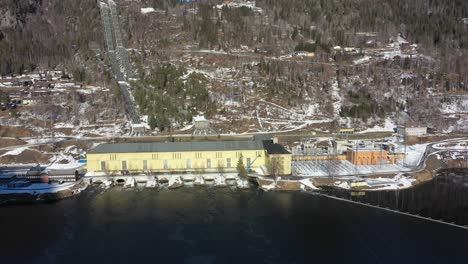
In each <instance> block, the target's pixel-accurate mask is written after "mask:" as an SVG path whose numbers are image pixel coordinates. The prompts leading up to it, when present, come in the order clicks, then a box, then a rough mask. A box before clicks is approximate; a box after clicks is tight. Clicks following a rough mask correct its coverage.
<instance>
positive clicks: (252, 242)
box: [0, 187, 468, 264]
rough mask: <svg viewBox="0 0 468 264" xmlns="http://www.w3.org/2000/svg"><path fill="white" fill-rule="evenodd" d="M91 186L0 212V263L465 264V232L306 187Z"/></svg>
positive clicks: (467, 259)
mask: <svg viewBox="0 0 468 264" xmlns="http://www.w3.org/2000/svg"><path fill="white" fill-rule="evenodd" d="M101 192H102V191H101V190H99V189H98V188H91V189H90V190H88V191H86V192H84V193H82V194H80V195H79V196H77V197H74V198H72V199H68V200H63V201H59V202H56V203H50V204H40V205H21V206H5V207H2V208H0V214H1V218H0V223H1V226H2V235H1V239H0V256H1V259H2V261H1V262H2V263H81V264H83V263H86V262H92V263H99V262H101V263H136V262H144V263H148V262H150V263H314V262H318V263H421V262H427V263H468V253H466V245H468V231H465V230H462V229H457V228H454V227H450V226H445V225H441V224H436V223H431V222H427V221H424V220H420V219H415V218H411V217H406V216H401V215H397V214H393V213H389V212H385V211H381V210H375V209H371V208H366V207H362V206H357V205H353V204H349V203H345V202H340V201H335V200H331V199H329V198H325V197H318V196H315V195H310V194H307V193H277V192H267V193H265V192H262V191H259V190H256V189H252V190H244V191H240V190H231V189H228V188H224V189H217V188H209V187H208V188H207V187H193V188H181V189H177V190H156V189H154V190H150V189H144V190H136V189H133V190H120V189H118V188H114V189H110V190H108V191H106V192H104V193H101Z"/></svg>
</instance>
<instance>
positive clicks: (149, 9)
mask: <svg viewBox="0 0 468 264" xmlns="http://www.w3.org/2000/svg"><path fill="white" fill-rule="evenodd" d="M140 11H141V13H142V14H148V13H153V12H156V10H154V8H152V7H143V8H141V9H140Z"/></svg>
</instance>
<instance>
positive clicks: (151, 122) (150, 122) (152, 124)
mask: <svg viewBox="0 0 468 264" xmlns="http://www.w3.org/2000/svg"><path fill="white" fill-rule="evenodd" d="M148 125H149V126H150V128H151V130H154V129H155V128H156V126H157V122H156V118H155V117H154V115H150V116H149V119H148Z"/></svg>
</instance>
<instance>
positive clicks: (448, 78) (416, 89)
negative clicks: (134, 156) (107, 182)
mask: <svg viewBox="0 0 468 264" xmlns="http://www.w3.org/2000/svg"><path fill="white" fill-rule="evenodd" d="M116 2H117V4H118V10H119V16H120V21H121V27H122V35H123V42H124V45H125V46H126V48H127V49H128V50H129V53H130V59H131V62H132V64H133V66H134V68H135V69H136V71H137V72H136V73H137V74H136V75H137V76H138V81H136V82H137V84H136V87H138V88H136V89H134V91H133V95H134V97H135V99H136V101H137V103H138V104H139V107H140V109H141V110H142V112H143V114H146V115H149V117H150V118H151V119H152V120H153V121H154V120H158V122H153V124H152V126H155V127H159V128H160V130H166V129H173V128H177V127H181V126H183V125H184V123H186V122H189V121H190V120H191V117H192V116H193V115H196V114H197V113H199V112H202V113H205V114H206V115H208V116H209V117H210V118H212V119H213V120H214V122H215V123H220V124H221V123H222V124H225V123H226V122H228V123H229V126H228V128H229V129H231V128H232V129H234V128H235V129H239V130H241V131H246V130H249V129H251V130H252V131H256V130H259V129H273V130H275V129H283V128H292V127H297V126H300V125H304V126H305V125H309V124H311V123H313V122H315V121H316V120H315V119H314V118H317V117H320V118H324V117H330V118H333V120H334V122H333V124H334V125H335V126H336V125H353V124H355V125H357V126H359V125H361V126H363V127H364V126H365V125H372V124H374V123H376V122H381V121H382V120H384V119H387V118H390V119H392V120H394V121H396V120H397V119H398V117H400V116H402V115H406V116H407V118H408V119H411V120H415V121H423V122H427V123H430V124H432V125H433V126H438V127H441V128H443V127H447V126H449V125H451V123H450V122H452V123H453V122H454V121H453V120H451V121H450V120H449V119H447V116H448V115H449V114H453V113H454V112H457V113H458V112H460V111H461V112H463V111H465V110H464V106H465V103H464V102H465V101H464V100H465V99H464V98H465V97H463V96H465V95H466V94H467V93H468V74H467V72H468V19H467V18H468V1H465V0H441V1H436V0H412V1H406V0H257V1H242V0H229V1H228V0H225V1H223V0H194V1H190V0H184V1H182V0H139V1H126V0H119V1H116ZM0 18H1V20H0V21H1V25H0V74H2V75H5V74H11V73H20V72H22V71H31V70H34V69H35V68H37V67H45V68H50V67H54V66H55V65H58V64H62V65H64V66H65V67H66V68H67V69H68V70H69V71H71V72H73V73H75V74H74V76H75V77H76V79H78V80H79V81H85V82H88V83H90V82H93V81H96V79H99V78H105V79H109V78H110V74H109V69H108V68H106V67H107V66H108V65H109V63H108V62H107V61H106V59H105V58H106V53H105V43H104V41H103V39H102V35H103V33H102V23H101V19H100V15H99V8H98V6H97V1H96V0H81V1H75V0H4V1H1V3H0ZM96 55H99V56H96ZM95 64H96V65H95ZM97 65H99V66H97ZM102 73H105V74H102ZM90 76H91V77H90ZM273 105H276V109H275V110H272V109H271V107H272V106H273ZM467 105H468V104H467ZM454 108H456V109H457V110H456V111H454V110H453V109H454ZM285 109H286V110H288V111H290V112H289V113H288V112H284V111H286V110H285ZM466 111H467V112H468V106H467V109H466ZM291 113H292V114H291ZM253 116H255V118H252V117H253ZM153 117H154V118H153ZM247 117H248V118H247ZM450 118H452V117H450ZM246 120H248V121H246ZM298 120H299V121H298ZM314 120H315V121H314ZM447 120H449V121H447ZM298 122H299V124H300V125H298ZM300 122H302V123H300ZM457 122H459V123H460V122H462V121H459V120H458V121H457ZM462 123H463V122H462Z"/></svg>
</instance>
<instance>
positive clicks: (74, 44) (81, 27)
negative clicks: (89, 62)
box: [0, 0, 103, 75]
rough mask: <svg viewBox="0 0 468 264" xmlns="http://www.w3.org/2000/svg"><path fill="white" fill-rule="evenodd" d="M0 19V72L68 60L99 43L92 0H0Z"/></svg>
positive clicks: (89, 54)
mask: <svg viewBox="0 0 468 264" xmlns="http://www.w3.org/2000/svg"><path fill="white" fill-rule="evenodd" d="M0 21H1V23H0V74H1V75H5V74H11V73H21V72H22V71H32V70H34V69H35V68H36V67H38V66H41V65H43V66H46V67H54V66H56V65H67V64H71V62H72V61H73V59H74V57H75V56H76V55H77V54H79V55H80V56H81V57H82V58H85V59H86V58H88V57H89V58H90V57H92V56H94V54H93V53H92V52H91V47H92V45H93V43H94V44H98V45H101V43H103V42H102V33H101V32H102V31H101V24H100V23H101V20H100V16H99V9H98V8H97V2H96V1H95V0H80V1H75V0H2V1H0Z"/></svg>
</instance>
